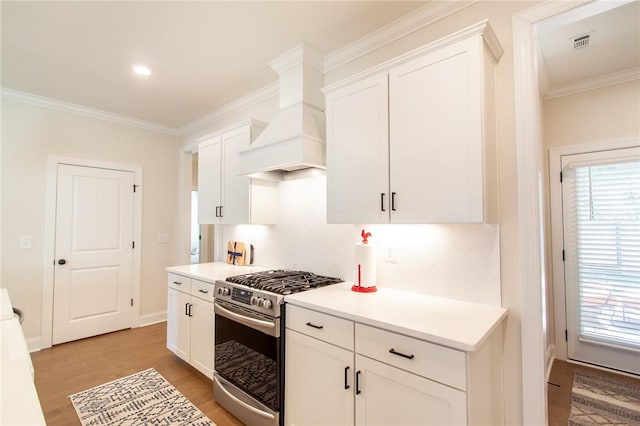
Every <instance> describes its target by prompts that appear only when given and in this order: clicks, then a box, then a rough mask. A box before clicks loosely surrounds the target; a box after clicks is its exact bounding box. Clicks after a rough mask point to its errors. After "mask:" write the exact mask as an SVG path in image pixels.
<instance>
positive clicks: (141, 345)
mask: <svg viewBox="0 0 640 426" xmlns="http://www.w3.org/2000/svg"><path fill="white" fill-rule="evenodd" d="M166 336H167V327H166V323H164V322H163V323H159V324H154V325H151V326H148V327H141V328H135V329H131V330H123V331H117V332H115V333H109V334H104V335H101V336H96V337H91V338H88V339H82V340H78V341H75V342H68V343H63V344H61V345H56V346H54V347H52V348H49V349H44V350H41V351H39V352H34V353H32V354H31V359H32V360H33V366H34V370H35V384H36V389H37V391H38V396H39V398H40V403H41V405H42V410H43V412H44V416H45V420H46V422H47V424H48V425H51V426H56V425H65V426H66V425H79V424H80V421H79V420H78V417H77V415H76V412H75V410H74V408H73V405H72V404H71V401H70V400H69V398H68V397H69V395H72V394H74V393H77V392H81V391H83V390H86V389H90V388H92V387H94V386H98V385H101V384H104V383H107V382H110V381H113V380H116V379H119V378H121V377H124V376H128V375H131V374H134V373H137V372H139V371H142V370H146V369H147V368H155V369H156V370H157V371H158V372H159V373H160V374H161V375H162V376H164V378H165V379H167V380H168V381H169V382H170V383H171V384H172V385H173V386H175V387H176V388H177V389H178V390H179V391H180V392H182V394H183V395H184V396H185V397H187V399H189V401H191V402H192V403H193V404H194V405H195V406H196V407H198V409H199V410H200V411H202V412H203V413H204V414H206V415H207V417H209V418H210V419H211V420H213V422H214V423H216V425H218V426H240V425H242V423H241V422H240V421H238V420H237V419H236V418H235V417H233V415H231V414H230V413H228V412H227V411H226V410H225V409H224V408H222V407H221V406H220V405H219V404H217V403H216V402H215V400H214V399H213V382H212V381H211V380H209V379H208V378H207V377H205V376H204V375H202V374H201V373H200V372H199V371H197V370H196V369H194V368H193V367H191V366H190V365H188V364H187V363H186V362H184V361H182V360H181V359H179V358H178V357H176V356H175V355H174V354H173V353H172V352H171V351H169V350H168V349H167V347H166V343H167V339H166Z"/></svg>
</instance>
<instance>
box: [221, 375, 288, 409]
mask: <svg viewBox="0 0 640 426" xmlns="http://www.w3.org/2000/svg"><path fill="white" fill-rule="evenodd" d="M213 380H215V382H216V383H217V384H218V386H219V387H220V389H221V390H222V391H223V392H224V393H225V394H226V395H227V396H228V397H229V398H231V400H233V401H234V402H235V403H236V404H238V405H240V406H242V407H243V408H246V409H247V410H249V411H251V412H252V413H255V414H257V415H259V416H261V417H264V418H267V419H269V420H275V418H276V416H274V415H273V414H271V413H267V412H266V411H262V410H258V409H257V408H256V407H252V406H251V405H249V404H247V403H246V402H244V401H242V400H241V399H238V398H237V397H236V396H235V395H233V394H231V392H229V391H228V390H226V389H225V388H224V386H223V385H222V383H220V380H218V377H217V376H215V375H214V376H213Z"/></svg>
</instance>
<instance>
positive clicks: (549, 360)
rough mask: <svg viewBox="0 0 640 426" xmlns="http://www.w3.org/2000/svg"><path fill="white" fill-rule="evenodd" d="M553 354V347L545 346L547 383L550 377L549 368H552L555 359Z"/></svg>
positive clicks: (554, 348) (554, 350)
mask: <svg viewBox="0 0 640 426" xmlns="http://www.w3.org/2000/svg"><path fill="white" fill-rule="evenodd" d="M555 353H556V347H555V345H549V346H547V352H546V354H545V360H546V363H547V382H548V381H549V377H551V368H552V367H553V360H554V359H556V356H555Z"/></svg>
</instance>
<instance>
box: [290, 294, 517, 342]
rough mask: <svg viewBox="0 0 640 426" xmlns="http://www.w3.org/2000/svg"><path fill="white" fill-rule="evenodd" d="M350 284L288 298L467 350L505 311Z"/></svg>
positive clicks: (312, 307)
mask: <svg viewBox="0 0 640 426" xmlns="http://www.w3.org/2000/svg"><path fill="white" fill-rule="evenodd" d="M352 285H353V283H346V282H345V283H340V284H334V285H330V286H327V287H322V288H319V289H316V290H313V291H306V292H304V293H298V294H293V295H290V296H286V297H285V302H287V303H291V304H292V305H296V306H300V307H304V308H309V309H314V310H317V311H321V312H324V313H327V314H331V315H335V316H338V317H342V318H345V319H349V320H352V321H356V322H359V323H362V324H366V325H371V326H373V327H378V328H382V329H385V330H389V331H392V332H395V333H400V334H404V335H407V336H411V337H415V338H418V339H421V340H426V341H429V342H432V343H437V344H440V345H443V346H448V347H450V348H454V349H459V350H462V351H466V352H470V351H475V350H476V349H478V348H479V347H480V345H481V344H482V343H483V342H484V340H485V339H486V338H487V337H488V336H489V335H490V334H491V332H492V331H493V330H494V329H495V328H496V327H498V325H499V324H500V323H501V322H502V320H503V319H504V318H506V316H507V310H506V309H504V308H500V307H497V306H489V305H480V304H475V303H468V302H461V301H458V300H453V299H445V298H442V297H434V296H429V295H426V294H421V293H411V292H407V291H401V290H393V289H388V288H378V291H377V292H375V293H356V292H353V291H351V286H352Z"/></svg>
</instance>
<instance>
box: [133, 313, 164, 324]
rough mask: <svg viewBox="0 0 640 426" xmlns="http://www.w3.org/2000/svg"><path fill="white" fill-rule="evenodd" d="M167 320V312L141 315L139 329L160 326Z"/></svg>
mask: <svg viewBox="0 0 640 426" xmlns="http://www.w3.org/2000/svg"><path fill="white" fill-rule="evenodd" d="M166 320H167V311H161V312H155V313H153V314H146V315H140V319H139V321H138V327H146V326H148V325H153V324H158V323H160V322H165V321H166Z"/></svg>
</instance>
